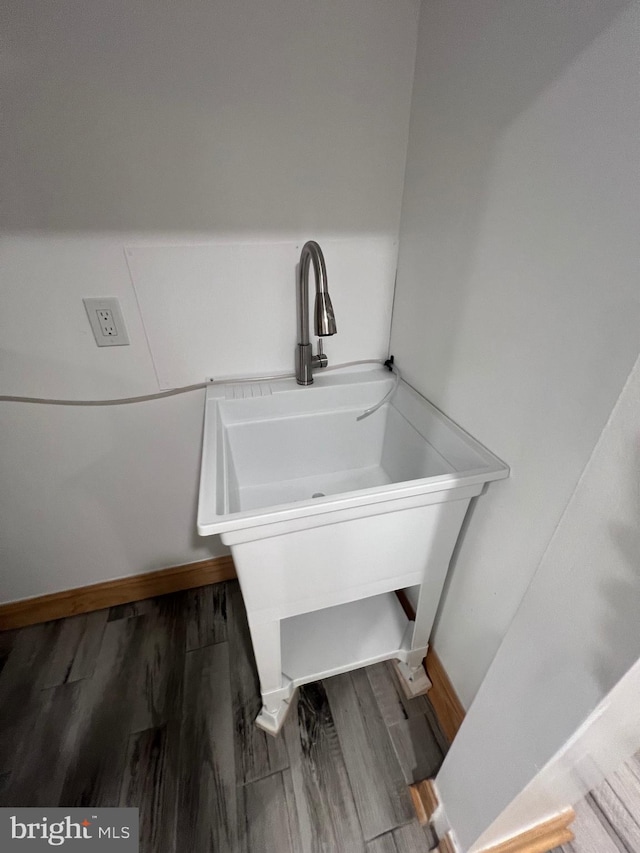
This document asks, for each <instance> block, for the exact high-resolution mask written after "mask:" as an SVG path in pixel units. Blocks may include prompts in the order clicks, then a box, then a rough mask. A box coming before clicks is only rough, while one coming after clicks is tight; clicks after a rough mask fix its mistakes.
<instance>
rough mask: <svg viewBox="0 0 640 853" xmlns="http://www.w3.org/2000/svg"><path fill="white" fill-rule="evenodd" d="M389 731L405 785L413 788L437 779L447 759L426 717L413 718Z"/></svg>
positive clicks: (392, 727) (403, 721)
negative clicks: (436, 776)
mask: <svg viewBox="0 0 640 853" xmlns="http://www.w3.org/2000/svg"><path fill="white" fill-rule="evenodd" d="M388 728H389V734H390V735H391V741H392V743H393V746H394V749H395V751H396V755H397V757H398V761H399V763H400V768H401V770H402V774H403V776H404V780H405V782H406V783H407V784H408V785H412V784H413V783H414V782H420V781H421V780H422V779H430V778H431V777H433V776H435V774H436V773H437V772H438V770H439V769H440V767H441V765H442V762H443V760H444V756H443V754H442V751H441V750H440V747H439V745H438V743H437V741H436V739H435V737H434V734H433V731H432V729H431V726H430V725H429V722H428V720H427V718H426V716H425V715H424V714H420V715H419V716H415V717H410V718H409V719H408V720H401V721H400V722H399V723H394V725H392V726H389V727H388Z"/></svg>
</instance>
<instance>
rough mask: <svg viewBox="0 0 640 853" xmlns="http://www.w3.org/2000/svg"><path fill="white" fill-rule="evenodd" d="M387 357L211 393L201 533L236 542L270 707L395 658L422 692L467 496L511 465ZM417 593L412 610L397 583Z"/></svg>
mask: <svg viewBox="0 0 640 853" xmlns="http://www.w3.org/2000/svg"><path fill="white" fill-rule="evenodd" d="M394 381H395V379H394V377H393V376H392V375H391V374H390V373H389V371H387V370H386V369H384V368H377V367H376V368H373V369H367V370H360V371H354V372H350V373H349V372H334V373H331V374H323V375H319V376H317V378H316V380H315V382H314V384H313V385H311V386H308V387H301V386H299V385H297V383H296V382H295V380H294V379H281V380H276V381H270V382H255V383H238V384H233V383H230V384H228V385H218V386H211V387H210V388H209V389H208V390H207V396H206V408H205V427H204V444H203V454H202V468H201V479H200V497H199V505H198V532H199V533H200V534H201V535H202V536H208V535H212V534H219V535H220V537H221V539H222V541H223V542H224V543H226V544H228V545H229V546H230V547H231V551H232V554H233V558H234V562H235V565H236V570H237V573H238V578H239V581H240V586H241V588H242V593H243V597H244V600H245V604H246V607H247V614H248V618H249V627H250V630H251V635H252V639H253V645H254V651H255V654H256V663H257V666H258V672H259V675H260V683H261V691H262V699H263V709H262V711H261V713H260V715H259V717H258V720H257V723H258V724H259V725H260V726H262V727H263V728H264V729H266V730H267V731H269V732H271V733H276V732H277V731H278V730H279V728H280V726H281V725H282V721H283V719H284V714H285V713H286V710H287V707H288V702H289V701H290V698H291V695H292V693H293V690H294V689H295V687H297V686H298V685H300V684H304V683H306V682H308V681H313V680H315V679H317V678H321V677H326V676H329V675H333V674H336V673H338V672H344V671H346V670H349V669H353V668H355V667H357V666H366V665H368V664H369V663H373V662H375V661H379V660H385V659H392V658H394V659H396V660H397V661H398V662H399V672H400V674H401V675H402V676H403V678H404V679H405V681H406V687H407V689H408V690H409V691H410V692H414V693H415V692H420V691H424V689H426V686H427V685H426V684H425V682H426V676H424V671H423V669H422V667H421V662H422V660H423V658H424V655H425V654H426V650H427V645H428V639H429V634H430V631H431V627H432V624H433V619H434V617H435V612H436V608H437V605H438V602H439V599H440V595H441V592H442V586H443V584H444V579H445V576H446V572H447V568H448V564H449V560H450V558H451V553H452V551H453V547H454V545H455V542H456V539H457V537H458V534H459V531H460V527H461V525H462V521H463V519H464V516H465V513H466V510H467V507H468V505H469V501H470V500H471V498H472V497H474V496H476V495H479V494H480V493H481V492H482V490H483V488H484V486H485V484H486V483H488V482H489V481H491V480H497V479H501V478H504V477H507V476H508V474H509V469H508V467H507V466H506V465H505V464H504V463H503V462H501V461H500V460H499V459H498V458H497V457H496V456H494V455H493V454H492V453H490V452H489V451H488V450H487V449H486V448H484V447H483V446H482V445H481V444H480V443H479V442H477V441H476V440H475V439H473V438H472V437H471V436H469V435H468V434H467V433H465V432H464V431H463V430H462V429H460V428H459V427H458V426H456V425H455V424H454V423H453V422H452V421H450V420H449V419H448V418H447V417H446V416H445V415H443V414H442V413H441V412H440V411H439V410H438V409H436V408H435V407H434V406H432V405H431V404H430V403H429V402H428V401H427V400H425V399H424V398H423V397H421V396H420V395H419V394H418V393H416V392H415V391H414V390H413V389H412V388H411V387H409V386H408V385H407V384H406V383H404V382H402V381H400V383H399V386H398V388H397V390H396V392H395V394H394V395H393V397H392V398H391V400H390V402H387V403H385V404H384V405H383V406H382V407H381V408H379V409H378V410H377V411H376V412H374V413H373V414H371V415H370V416H369V417H367V418H365V419H363V420H357V417H358V416H359V415H360V414H362V412H363V411H364V410H366V409H367V408H369V407H371V406H373V405H375V404H376V403H377V402H378V401H380V400H381V399H382V398H383V397H384V396H385V394H386V393H387V392H388V391H389V390H390V389H391V387H392V383H393V382H394ZM399 589H409V591H410V596H412V597H413V600H414V602H415V603H416V617H415V621H413V620H411V621H410V620H409V619H408V617H407V616H406V615H405V613H404V610H403V609H402V607H401V606H400V604H399V602H398V599H397V597H396V596H395V594H394V591H395V590H399Z"/></svg>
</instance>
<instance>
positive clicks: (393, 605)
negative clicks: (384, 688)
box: [280, 592, 409, 687]
mask: <svg viewBox="0 0 640 853" xmlns="http://www.w3.org/2000/svg"><path fill="white" fill-rule="evenodd" d="M408 625H409V620H408V619H407V617H406V615H405V613H404V610H403V609H402V605H401V604H400V602H399V601H398V597H397V596H396V594H395V592H388V593H384V594H383V595H374V596H371V597H370V598H361V599H359V600H358V601H352V602H349V603H348V604H339V605H336V606H335V607H327V608H325V609H323V610H314V611H312V612H310V613H303V614H301V615H299V616H291V617H289V618H288V619H283V620H282V621H281V623H280V629H281V634H280V637H281V644H282V671H283V673H284V674H285V675H286V676H288V678H290V679H291V681H292V682H293V685H294V686H296V687H297V686H299V685H301V684H307V683H309V682H310V681H317V680H318V679H320V678H327V677H328V676H330V675H338V674H339V673H341V672H347V671H348V670H351V669H355V668H357V667H361V666H368V665H369V664H372V663H377V662H378V661H382V660H389V659H390V658H393V657H395V656H396V653H397V652H398V651H399V650H400V649H402V648H403V643H404V642H405V634H406V633H407V627H408ZM407 643H408V641H407ZM405 645H406V644H405ZM406 647H407V648H408V645H406Z"/></svg>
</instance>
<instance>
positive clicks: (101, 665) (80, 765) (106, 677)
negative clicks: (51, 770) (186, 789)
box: [60, 616, 146, 807]
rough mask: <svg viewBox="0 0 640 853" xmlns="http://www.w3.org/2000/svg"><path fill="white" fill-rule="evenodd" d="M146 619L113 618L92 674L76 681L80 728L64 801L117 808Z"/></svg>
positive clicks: (63, 804)
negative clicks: (117, 619) (116, 619)
mask: <svg viewBox="0 0 640 853" xmlns="http://www.w3.org/2000/svg"><path fill="white" fill-rule="evenodd" d="M145 618H146V617H144V616H141V617H139V618H137V619H123V620H119V621H116V622H109V623H108V624H107V627H106V629H105V632H104V637H103V641H102V646H101V650H100V655H99V658H98V661H97V663H96V667H95V671H94V674H93V676H92V677H91V678H87V679H83V680H81V681H77V682H75V684H76V685H77V687H78V691H79V694H78V707H77V711H76V714H77V716H78V718H79V721H80V731H79V733H78V740H77V745H76V754H75V762H74V763H73V765H72V766H71V767H70V768H69V770H68V772H67V774H66V777H65V781H64V785H63V787H62V793H61V795H60V805H61V806H63V807H73V806H85V805H93V806H115V805H117V804H118V802H119V795H120V785H121V779H122V774H123V770H124V765H125V759H126V753H127V747H128V740H129V734H130V732H131V719H132V710H133V707H134V700H135V698H136V695H137V693H138V692H139V691H140V690H141V689H143V686H142V685H141V684H140V683H139V681H138V680H137V678H136V675H137V667H138V662H139V658H140V650H141V647H142V642H143V638H144V627H145V626H144V623H143V620H144V619H145Z"/></svg>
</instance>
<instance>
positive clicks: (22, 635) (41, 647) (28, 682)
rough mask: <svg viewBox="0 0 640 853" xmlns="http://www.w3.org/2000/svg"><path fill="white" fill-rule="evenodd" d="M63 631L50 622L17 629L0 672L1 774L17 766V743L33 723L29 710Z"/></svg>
mask: <svg viewBox="0 0 640 853" xmlns="http://www.w3.org/2000/svg"><path fill="white" fill-rule="evenodd" d="M59 630H60V627H59V626H57V625H56V623H54V622H47V623H44V624H42V625H33V626H31V627H29V628H22V629H21V630H19V631H16V634H15V637H14V641H13V644H12V648H11V650H10V652H9V655H8V657H7V659H6V662H5V665H4V667H3V669H2V673H0V733H1V737H0V773H7V772H10V771H11V770H12V769H13V767H14V762H15V752H16V746H17V744H19V743H21V742H22V738H23V733H24V732H25V731H28V730H29V728H30V726H31V725H32V720H31V714H30V713H29V711H30V708H31V706H32V703H33V702H34V701H35V700H34V697H35V696H36V695H37V693H38V692H39V690H40V685H41V681H42V679H43V677H44V674H45V673H46V671H47V669H46V668H47V663H48V661H49V659H50V655H51V649H52V647H53V646H54V645H55V638H56V636H57V633H58V632H59Z"/></svg>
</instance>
